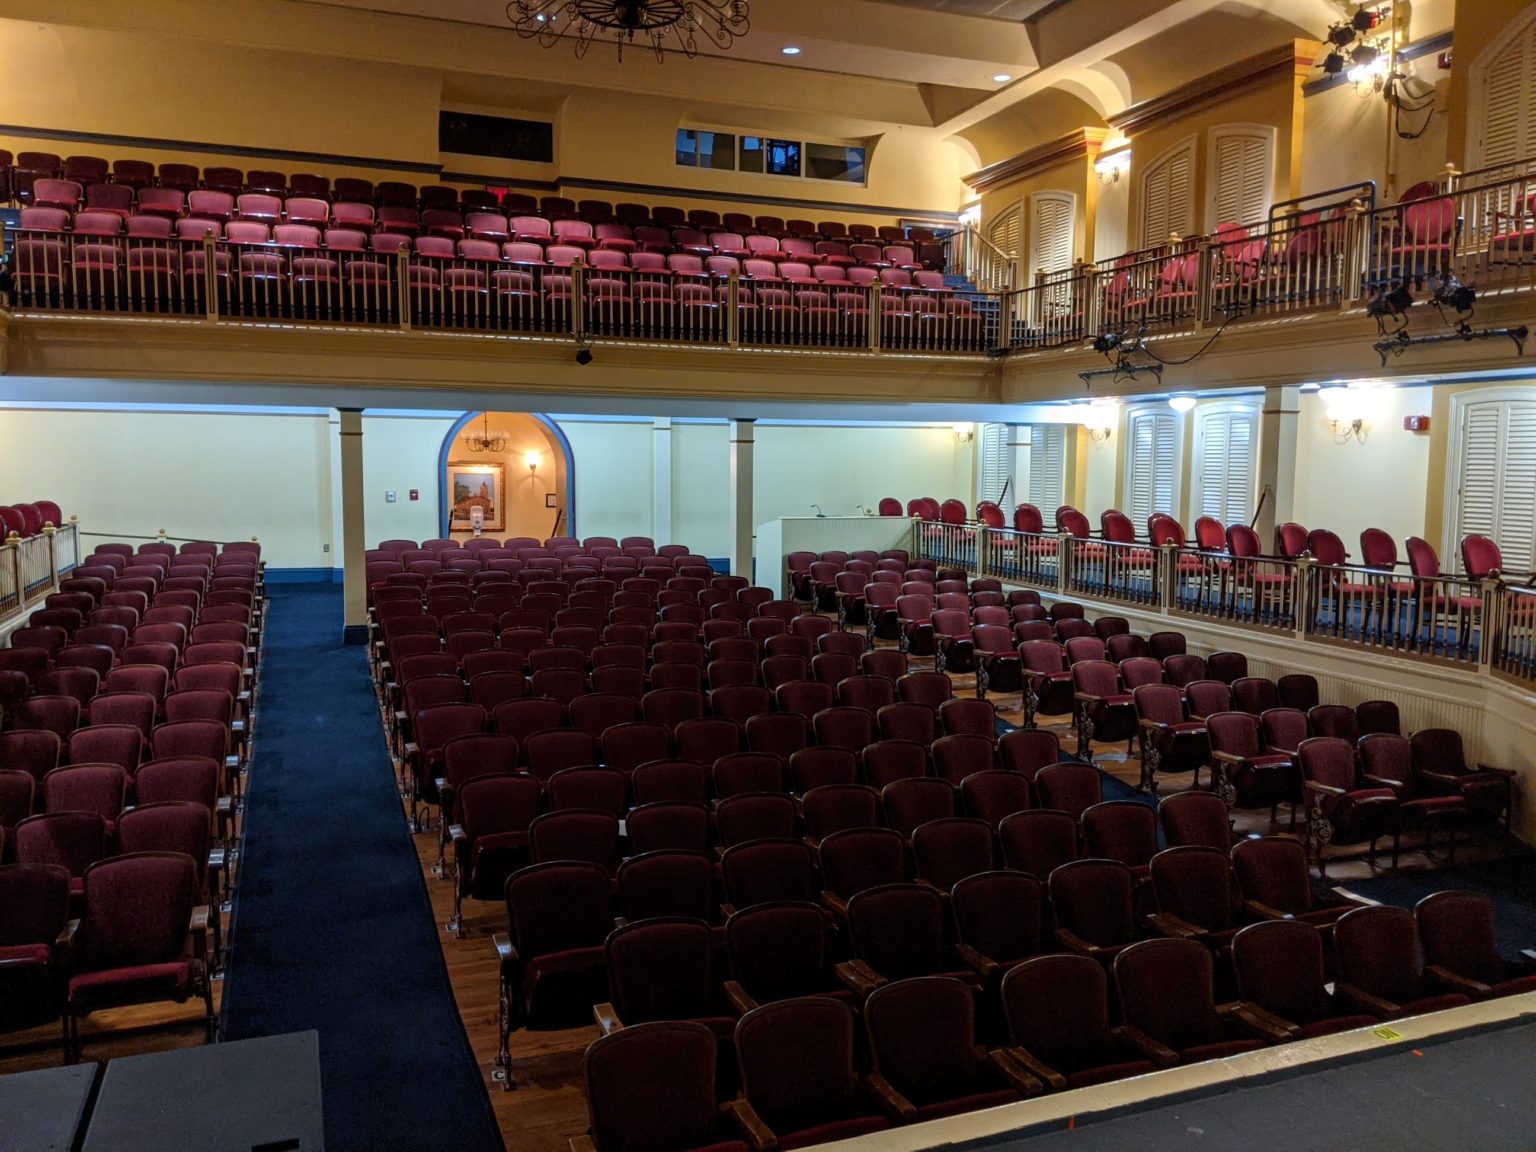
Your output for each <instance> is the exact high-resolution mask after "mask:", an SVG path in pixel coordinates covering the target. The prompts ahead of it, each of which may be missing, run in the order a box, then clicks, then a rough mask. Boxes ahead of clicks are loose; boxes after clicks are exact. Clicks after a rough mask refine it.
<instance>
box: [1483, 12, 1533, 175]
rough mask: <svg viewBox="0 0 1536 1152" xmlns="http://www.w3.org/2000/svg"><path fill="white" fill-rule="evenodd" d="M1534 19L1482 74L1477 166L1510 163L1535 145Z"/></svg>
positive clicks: (1523, 155) (1527, 152) (1521, 156)
mask: <svg viewBox="0 0 1536 1152" xmlns="http://www.w3.org/2000/svg"><path fill="white" fill-rule="evenodd" d="M1533 89H1536V21H1529V22H1528V23H1527V24H1526V27H1525V28H1524V29H1523V30H1522V31H1521V32H1520V33H1519V34H1518V35H1517V36H1516V37H1515V38H1514V39H1513V40H1512V41H1511V42H1510V43H1509V45H1508V46H1507V47H1506V48H1505V49H1504V51H1502V52H1500V53H1499V54H1498V56H1496V57H1495V58H1494V59H1493V61H1492V62H1491V63H1490V64H1489V65H1488V67H1487V69H1486V70H1485V71H1484V73H1483V91H1482V93H1481V97H1482V98H1481V100H1477V99H1475V98H1474V106H1476V107H1478V108H1479V110H1480V112H1481V115H1482V125H1481V129H1482V130H1481V132H1480V133H1479V145H1480V146H1479V149H1478V157H1477V166H1478V167H1484V168H1486V167H1491V166H1493V165H1495V164H1512V163H1514V162H1515V161H1517V160H1520V159H1522V158H1523V157H1525V156H1526V155H1528V154H1529V152H1530V150H1531V146H1532V145H1533V144H1536V129H1533V127H1532V124H1531V121H1532V119H1533V118H1536V92H1533Z"/></svg>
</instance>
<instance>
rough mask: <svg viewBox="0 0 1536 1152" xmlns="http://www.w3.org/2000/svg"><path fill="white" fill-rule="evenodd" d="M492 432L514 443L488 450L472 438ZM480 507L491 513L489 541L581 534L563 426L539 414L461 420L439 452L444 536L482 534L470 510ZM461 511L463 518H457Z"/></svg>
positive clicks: (484, 414)
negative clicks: (471, 523)
mask: <svg viewBox="0 0 1536 1152" xmlns="http://www.w3.org/2000/svg"><path fill="white" fill-rule="evenodd" d="M487 432H489V433H490V434H491V435H492V436H493V437H498V438H502V437H504V438H505V441H506V446H505V447H504V448H502V449H501V450H500V451H486V450H483V449H481V447H480V446H479V445H477V444H472V442H471V438H480V437H483V436H484V435H485V433H487ZM530 463H533V464H536V465H537V467H535V468H530V467H529V464H530ZM476 477H483V479H481V480H478V481H477V480H476V479H475V478H476ZM497 485H500V488H499V490H498V488H497ZM477 503H478V504H481V506H482V507H485V509H486V512H487V516H486V520H485V529H484V534H485V535H487V536H495V537H499V538H507V537H512V536H532V537H534V538H535V539H538V540H544V539H547V538H548V537H550V536H574V535H576V523H575V521H576V503H575V470H574V462H573V459H572V456H571V446H570V442H569V441H567V440H566V438H565V434H564V433H563V432H562V431H561V430H560V426H559V425H558V424H556V423H555V422H554V421H552V420H550V419H549V418H548V417H546V416H542V415H539V414H537V413H531V412H493V411H486V412H466V413H465V414H464V415H463V416H461V417H460V418H459V419H458V420H456V421H454V423H453V426H452V427H451V428H450V429H449V430H448V434H447V435H446V436H445V437H443V445H442V449H441V451H440V452H439V454H438V521H439V530H440V532H441V534H442V535H443V536H444V537H449V538H455V539H467V538H468V537H470V536H472V535H474V532H473V530H472V529H471V528H470V527H469V524H468V522H467V519H466V518H465V517H464V516H463V515H462V513H463V512H464V509H465V508H466V507H467V506H469V505H471V504H477ZM456 507H457V509H458V511H459V512H460V513H461V515H458V516H456V515H455V508H456Z"/></svg>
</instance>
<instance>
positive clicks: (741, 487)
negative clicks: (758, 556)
mask: <svg viewBox="0 0 1536 1152" xmlns="http://www.w3.org/2000/svg"><path fill="white" fill-rule="evenodd" d="M755 423H756V420H755V419H752V420H732V421H731V572H732V574H733V575H736V576H745V577H746V578H747V579H748V580H751V579H753V578H754V577H753V571H752V430H753V429H752V426H753V425H754V424H755Z"/></svg>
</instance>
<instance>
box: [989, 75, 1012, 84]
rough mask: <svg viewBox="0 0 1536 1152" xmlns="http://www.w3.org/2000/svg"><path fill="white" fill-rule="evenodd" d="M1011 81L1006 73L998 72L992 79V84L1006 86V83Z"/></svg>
mask: <svg viewBox="0 0 1536 1152" xmlns="http://www.w3.org/2000/svg"><path fill="white" fill-rule="evenodd" d="M1012 79H1013V77H1012V76H1010V75H1008V73H1006V72H999V73H998V74H997V75H996V76H994V77H992V83H994V84H1006V83H1008V81H1010V80H1012Z"/></svg>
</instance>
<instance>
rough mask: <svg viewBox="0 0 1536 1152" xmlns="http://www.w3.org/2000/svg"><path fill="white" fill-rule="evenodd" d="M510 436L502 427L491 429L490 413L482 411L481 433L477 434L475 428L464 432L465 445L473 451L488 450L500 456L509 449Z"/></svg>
mask: <svg viewBox="0 0 1536 1152" xmlns="http://www.w3.org/2000/svg"><path fill="white" fill-rule="evenodd" d="M509 441H510V437H509V436H508V435H507V434H506V433H505V432H503V431H501V430H500V429H497V430H496V431H495V432H492V431H491V418H490V416H489V414H487V413H485V412H482V413H480V434H479V435H478V436H477V435H475V433H474V430H473V429H470V430H468V431H466V432H465V433H464V447H466V448H468V449H469V450H470V451H471V452H488V453H490V454H491V455H493V456H500V455H502V454H503V453H505V452H506V450H507V444H508V442H509Z"/></svg>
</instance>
